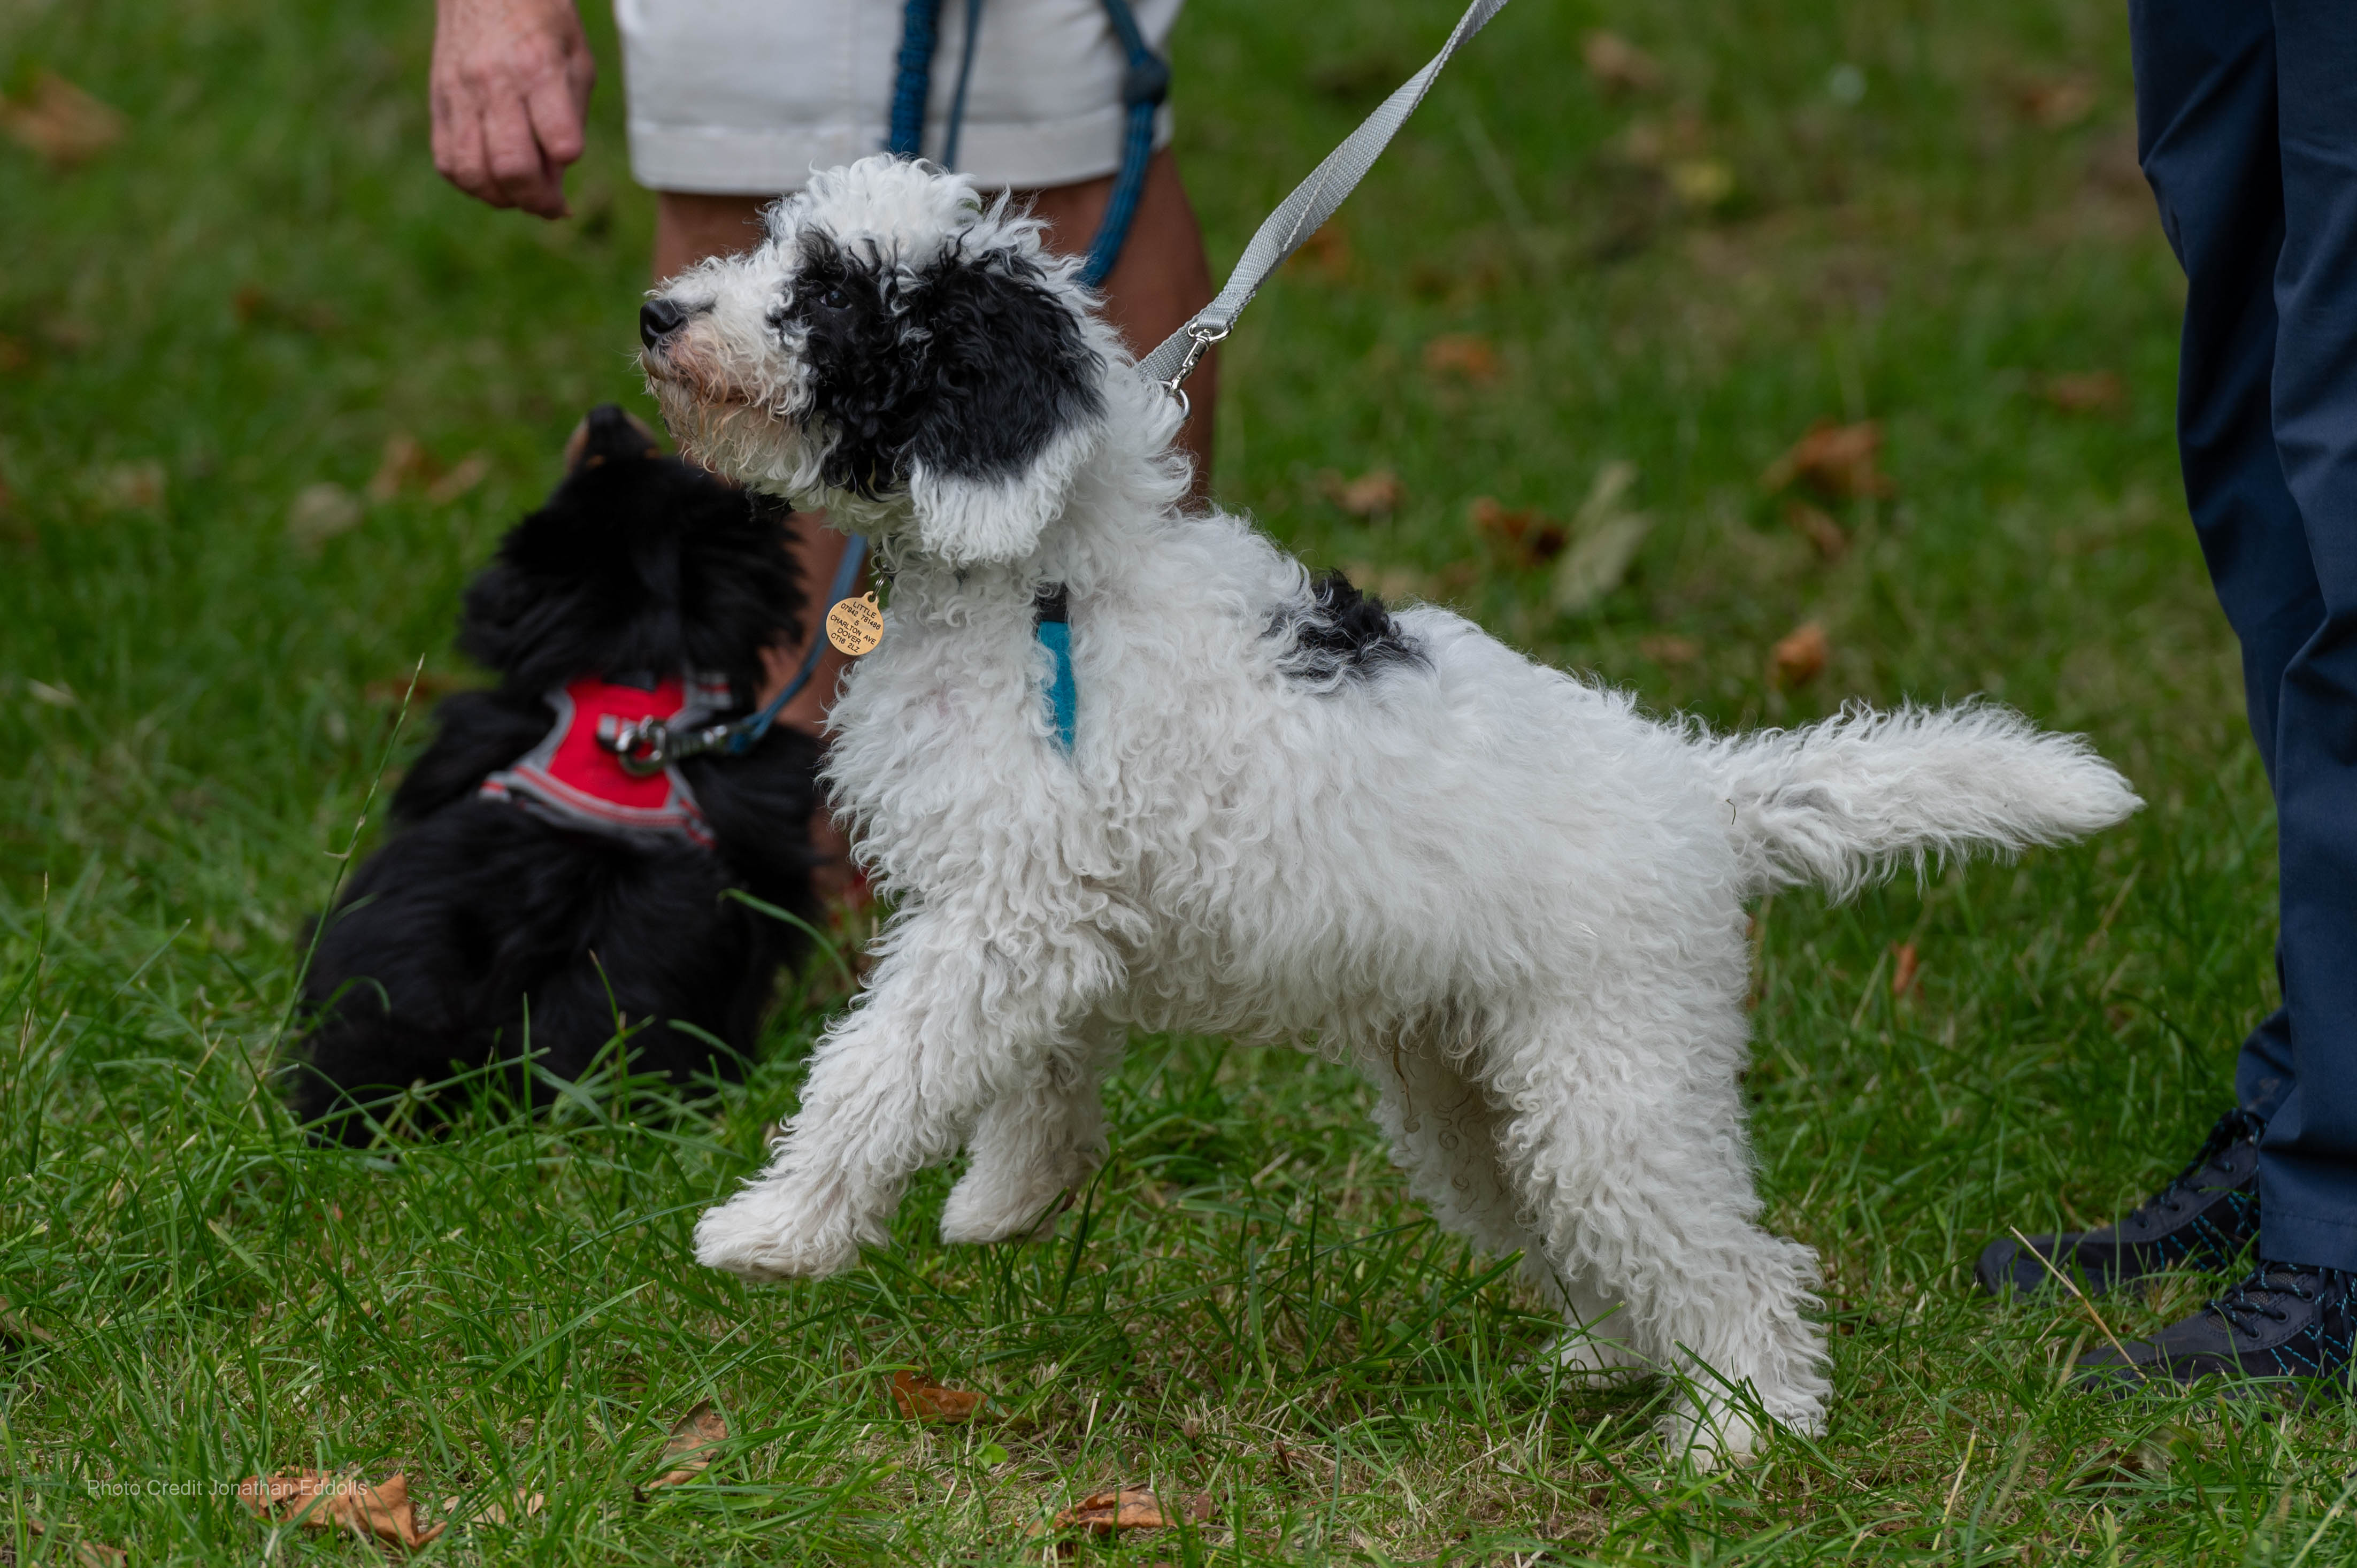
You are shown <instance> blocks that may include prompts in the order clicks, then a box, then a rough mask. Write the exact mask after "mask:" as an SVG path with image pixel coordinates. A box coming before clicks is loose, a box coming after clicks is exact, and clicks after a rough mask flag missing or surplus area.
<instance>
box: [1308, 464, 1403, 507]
mask: <svg viewBox="0 0 2357 1568" xmlns="http://www.w3.org/2000/svg"><path fill="white" fill-rule="evenodd" d="M1318 488H1319V489H1322V490H1324V491H1325V493H1326V499H1329V500H1330V501H1332V502H1333V503H1334V504H1335V505H1336V506H1338V507H1340V508H1341V509H1342V510H1344V511H1347V512H1349V513H1350V514H1351V516H1352V517H1388V516H1390V515H1391V514H1392V513H1393V512H1395V511H1397V510H1399V505H1400V502H1402V501H1404V500H1405V499H1407V487H1406V486H1405V485H1403V484H1401V483H1400V478H1399V476H1398V475H1397V474H1394V473H1393V472H1392V471H1391V470H1390V469H1389V468H1371V469H1369V470H1368V471H1367V472H1365V473H1363V474H1361V475H1360V476H1359V477H1358V478H1355V479H1346V478H1343V477H1342V476H1341V475H1340V474H1338V473H1336V472H1334V471H1333V470H1332V469H1331V468H1329V469H1327V470H1326V471H1325V472H1324V473H1322V474H1320V475H1319V476H1318Z"/></svg>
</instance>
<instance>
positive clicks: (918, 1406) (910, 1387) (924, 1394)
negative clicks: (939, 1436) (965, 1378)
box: [892, 1372, 982, 1422]
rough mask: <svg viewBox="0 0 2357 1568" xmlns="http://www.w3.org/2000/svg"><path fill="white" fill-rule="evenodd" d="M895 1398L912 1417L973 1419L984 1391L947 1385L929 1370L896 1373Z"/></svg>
mask: <svg viewBox="0 0 2357 1568" xmlns="http://www.w3.org/2000/svg"><path fill="white" fill-rule="evenodd" d="M892 1402H893V1403H894V1404H897V1405H899V1407H900V1413H901V1414H902V1415H905V1416H907V1417H908V1418H909V1420H910V1421H948V1422H958V1421H972V1420H973V1419H974V1412H975V1411H977V1410H979V1409H981V1408H982V1395H980V1394H978V1393H975V1392H974V1391H971V1390H968V1389H945V1388H943V1387H942V1385H941V1384H939V1383H937V1382H935V1381H933V1380H932V1377H931V1374H930V1373H926V1372H895V1373H893V1374H892Z"/></svg>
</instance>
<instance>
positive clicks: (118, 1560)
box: [25, 1516, 131, 1568]
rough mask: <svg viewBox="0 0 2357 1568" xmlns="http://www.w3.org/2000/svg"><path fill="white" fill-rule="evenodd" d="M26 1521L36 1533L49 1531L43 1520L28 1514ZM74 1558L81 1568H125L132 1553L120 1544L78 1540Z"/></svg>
mask: <svg viewBox="0 0 2357 1568" xmlns="http://www.w3.org/2000/svg"><path fill="white" fill-rule="evenodd" d="M25 1523H26V1525H27V1527H29V1528H30V1529H31V1530H32V1532H33V1533H34V1534H35V1535H47V1534H48V1533H49V1527H48V1524H47V1523H46V1522H45V1521H43V1520H38V1519H33V1518H31V1517H29V1516H28V1517H27V1519H26V1520H25ZM73 1560H74V1561H75V1562H76V1563H80V1564H81V1568H123V1565H124V1563H128V1562H130V1561H131V1553H129V1552H125V1551H124V1550H123V1548H121V1547H120V1546H109V1545H107V1544H106V1542H104V1541H76V1542H74V1549H73Z"/></svg>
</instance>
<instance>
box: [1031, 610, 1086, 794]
mask: <svg viewBox="0 0 2357 1568" xmlns="http://www.w3.org/2000/svg"><path fill="white" fill-rule="evenodd" d="M1031 635H1032V636H1034V637H1036V638H1038V639H1039V646H1040V647H1042V648H1044V649H1046V650H1048V656H1049V658H1051V659H1053V660H1055V661H1056V672H1055V674H1054V675H1052V676H1050V677H1049V681H1048V716H1049V718H1050V719H1051V720H1053V721H1054V723H1055V725H1056V739H1057V741H1058V743H1059V744H1060V745H1061V746H1063V748H1064V755H1065V756H1067V757H1070V756H1071V754H1072V735H1073V732H1074V730H1075V729H1076V728H1077V727H1078V720H1079V718H1080V707H1081V690H1080V687H1079V686H1078V685H1077V684H1076V683H1074V682H1073V680H1072V596H1071V591H1070V590H1069V589H1067V588H1066V587H1065V586H1064V585H1063V584H1061V583H1050V584H1049V585H1047V586H1045V587H1043V588H1041V589H1040V590H1039V593H1038V595H1037V596H1034V597H1033V599H1032V601H1031Z"/></svg>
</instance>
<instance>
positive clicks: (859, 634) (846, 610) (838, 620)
mask: <svg viewBox="0 0 2357 1568" xmlns="http://www.w3.org/2000/svg"><path fill="white" fill-rule="evenodd" d="M826 639H827V640H828V641H829V642H831V643H833V644H834V650H835V651H836V652H837V653H840V654H842V655H843V656H844V657H845V658H846V659H856V658H858V657H859V656H860V655H861V654H863V653H866V652H868V651H870V650H873V649H874V648H875V646H876V645H877V643H879V642H881V641H883V640H884V612H883V611H882V610H881V609H879V608H877V604H876V596H875V595H873V594H862V595H861V596H859V597H857V598H856V599H845V600H843V601H842V602H841V603H839V604H837V605H836V606H835V607H834V608H833V609H831V610H829V611H827V612H826Z"/></svg>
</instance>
